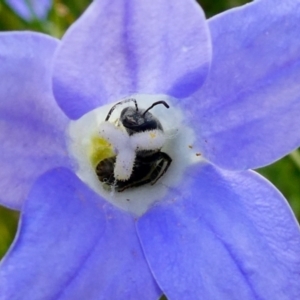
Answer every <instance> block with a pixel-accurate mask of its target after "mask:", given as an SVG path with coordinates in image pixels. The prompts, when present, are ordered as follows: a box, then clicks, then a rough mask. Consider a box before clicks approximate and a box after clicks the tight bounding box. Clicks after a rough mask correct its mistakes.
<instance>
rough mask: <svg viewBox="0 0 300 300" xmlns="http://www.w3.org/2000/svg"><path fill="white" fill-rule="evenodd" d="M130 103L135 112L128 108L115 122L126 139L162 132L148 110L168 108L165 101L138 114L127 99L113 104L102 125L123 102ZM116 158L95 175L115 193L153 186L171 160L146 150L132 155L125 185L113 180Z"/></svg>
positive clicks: (111, 158)
mask: <svg viewBox="0 0 300 300" xmlns="http://www.w3.org/2000/svg"><path fill="white" fill-rule="evenodd" d="M130 101H132V102H134V104H135V108H133V107H131V106H128V107H126V108H124V109H123V110H122V112H121V114H120V119H119V121H120V122H121V123H122V125H123V126H124V128H125V129H126V131H127V133H128V134H129V135H134V134H135V133H138V132H143V131H147V130H159V131H162V132H163V128H162V125H161V123H160V122H159V120H158V119H157V118H155V117H154V116H153V115H152V114H151V113H150V112H149V110H150V109H151V108H153V107H154V106H156V105H158V104H163V105H164V106H165V107H166V108H169V105H168V104H167V103H166V102H165V101H157V102H154V103H153V104H152V105H151V106H150V107H149V108H147V109H146V110H143V109H141V110H139V109H138V105H137V102H136V100H135V99H127V100H124V101H121V102H118V103H117V104H115V105H114V106H113V107H112V108H111V109H110V111H109V112H108V114H107V117H106V119H105V121H108V120H109V118H110V116H111V114H112V112H113V111H114V110H115V108H116V107H117V106H118V105H120V104H124V103H127V102H130ZM115 162H116V156H112V157H109V158H106V159H104V160H102V161H100V162H99V163H98V165H97V166H96V174H97V176H98V178H99V180H100V181H101V182H103V183H105V184H107V185H108V186H113V187H114V188H115V189H116V190H117V191H118V192H122V191H124V190H126V189H128V188H132V187H138V186H141V185H144V184H147V183H151V185H154V184H155V183H156V182H157V181H158V179H159V178H161V177H162V176H163V175H164V174H165V173H166V171H167V170H168V168H169V166H170V164H171V162H172V159H171V157H170V156H169V155H168V154H166V153H165V152H162V151H160V149H149V150H142V151H136V157H135V161H134V166H133V170H132V173H131V175H130V178H129V179H128V180H125V181H121V180H116V179H115V177H114V168H115Z"/></svg>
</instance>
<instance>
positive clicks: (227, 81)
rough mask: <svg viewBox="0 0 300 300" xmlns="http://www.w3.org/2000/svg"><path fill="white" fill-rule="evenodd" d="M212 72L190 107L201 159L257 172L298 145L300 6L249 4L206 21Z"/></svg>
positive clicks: (271, 2)
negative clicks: (211, 49) (208, 32)
mask: <svg viewBox="0 0 300 300" xmlns="http://www.w3.org/2000/svg"><path fill="white" fill-rule="evenodd" d="M209 25H210V30H211V35H212V40H213V60H212V67H211V72H210V74H209V77H208V79H207V81H206V82H205V85H204V87H203V89H202V90H201V92H200V93H199V94H197V95H195V98H197V101H194V102H192V103H191V104H190V105H191V106H190V107H189V106H188V105H189V103H187V106H188V107H187V108H188V109H191V110H192V111H193V112H194V114H195V119H196V118H197V121H194V122H193V126H195V127H196V128H197V127H198V128H197V131H198V133H199V135H201V138H200V139H199V142H200V143H201V145H200V147H201V148H202V151H203V154H204V155H205V157H206V158H207V159H209V160H210V161H211V162H213V163H214V164H217V165H218V166H221V167H223V168H228V169H239V170H242V169H248V168H257V167H261V166H264V165H266V164H270V163H271V162H273V161H275V160H277V159H279V158H280V157H282V156H284V155H286V154H287V153H288V152H290V151H292V150H293V149H295V148H297V147H298V146H299V145H300V134H299V128H300V118H299V115H300V85H299V82H300V39H299V31H300V1H299V0H296V1H295V0H286V1H274V0H265V1H255V2H253V3H251V4H249V5H246V6H243V7H241V8H237V9H233V10H229V11H227V12H225V13H224V14H221V15H218V16H216V17H214V18H212V19H211V20H210V21H209Z"/></svg>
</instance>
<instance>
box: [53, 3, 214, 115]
mask: <svg viewBox="0 0 300 300" xmlns="http://www.w3.org/2000/svg"><path fill="white" fill-rule="evenodd" d="M210 48H211V45H210V41H209V34H208V29H207V24H206V21H205V17H204V14H203V11H202V10H201V8H200V7H199V5H198V4H197V3H196V2H195V1H193V0H177V1H165V0H153V1H150V2H149V1H140V0H131V1H123V0H114V1H113V2H112V1H110V0H98V1H94V2H93V3H92V4H91V5H90V7H89V8H88V10H87V11H86V12H85V13H84V15H83V16H82V17H81V19H79V21H78V22H76V23H75V24H74V25H73V26H72V27H71V29H70V30H69V31H68V32H67V34H66V35H65V36H64V38H63V40H62V45H61V48H60V51H59V52H58V56H57V60H56V66H55V70H54V93H55V96H56V99H57V101H58V103H59V105H60V106H61V108H62V109H63V110H64V111H65V113H66V114H67V115H68V116H69V117H70V118H72V119H77V118H79V117H80V116H82V115H83V114H85V113H87V112H88V111H89V110H92V109H94V108H96V107H98V106H100V105H103V104H106V103H109V102H115V101H116V100H118V99H120V98H122V97H126V96H129V95H131V94H134V93H139V94H141V93H144V94H168V95H170V96H174V97H186V96H188V95H190V94H191V93H193V92H194V91H195V90H197V89H199V87H200V86H201V85H202V83H203V81H204V79H205V78H206V74H207V71H208V67H209V63H210V53H211V49H210Z"/></svg>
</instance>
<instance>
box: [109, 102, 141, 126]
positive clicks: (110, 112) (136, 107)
mask: <svg viewBox="0 0 300 300" xmlns="http://www.w3.org/2000/svg"><path fill="white" fill-rule="evenodd" d="M130 101H133V102H134V105H135V109H136V111H138V110H139V109H138V105H137V102H136V100H135V99H133V98H129V99H125V100H122V101H120V102H118V103H116V104H115V105H114V106H113V107H112V108H111V109H110V111H109V112H108V114H107V116H106V119H105V121H108V119H109V118H110V116H111V114H112V112H113V111H114V110H115V109H116V107H117V106H118V105H121V104H124V103H127V102H130Z"/></svg>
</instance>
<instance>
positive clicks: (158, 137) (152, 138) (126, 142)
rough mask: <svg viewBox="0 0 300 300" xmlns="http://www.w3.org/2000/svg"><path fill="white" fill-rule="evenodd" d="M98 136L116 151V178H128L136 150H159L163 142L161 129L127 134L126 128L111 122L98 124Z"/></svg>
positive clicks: (124, 179)
mask: <svg viewBox="0 0 300 300" xmlns="http://www.w3.org/2000/svg"><path fill="white" fill-rule="evenodd" d="M99 135H100V137H102V138H104V139H105V140H107V141H108V142H109V143H110V144H111V145H112V146H113V148H114V152H115V153H116V163H115V168H114V177H115V179H116V180H121V181H126V180H129V178H130V176H131V174H132V171H133V166H134V161H135V157H136V152H137V151H143V150H159V149H161V148H162V147H163V145H164V143H165V136H164V133H163V131H162V130H158V129H156V130H147V131H143V132H138V133H135V134H133V135H131V136H130V135H129V134H128V133H127V132H126V130H124V129H122V128H121V127H119V126H116V125H115V124H114V123H111V122H108V121H106V122H103V123H101V124H100V126H99Z"/></svg>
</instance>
